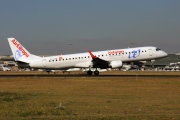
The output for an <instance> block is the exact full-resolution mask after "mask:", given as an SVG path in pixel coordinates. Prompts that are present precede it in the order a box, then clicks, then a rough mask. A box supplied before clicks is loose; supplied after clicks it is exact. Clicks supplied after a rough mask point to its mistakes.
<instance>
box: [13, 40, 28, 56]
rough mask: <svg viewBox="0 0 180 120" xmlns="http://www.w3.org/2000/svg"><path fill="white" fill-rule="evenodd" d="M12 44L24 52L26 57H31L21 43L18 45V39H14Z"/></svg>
mask: <svg viewBox="0 0 180 120" xmlns="http://www.w3.org/2000/svg"><path fill="white" fill-rule="evenodd" d="M11 42H12V43H13V44H14V45H15V46H16V48H17V49H18V50H19V51H20V52H22V54H23V55H25V56H26V57H29V54H28V53H27V52H26V51H25V50H24V48H23V46H22V45H21V44H20V43H18V41H17V40H16V39H13V40H12V41H11Z"/></svg>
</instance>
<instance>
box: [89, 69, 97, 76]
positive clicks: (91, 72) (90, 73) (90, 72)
mask: <svg viewBox="0 0 180 120" xmlns="http://www.w3.org/2000/svg"><path fill="white" fill-rule="evenodd" d="M87 74H88V75H92V74H93V71H91V70H89V71H87ZM94 75H99V71H98V70H97V69H96V70H95V71H94Z"/></svg>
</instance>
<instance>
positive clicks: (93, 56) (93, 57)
mask: <svg viewBox="0 0 180 120" xmlns="http://www.w3.org/2000/svg"><path fill="white" fill-rule="evenodd" d="M88 52H89V54H90V55H91V57H92V59H95V58H97V57H96V56H95V55H93V53H92V52H91V51H90V50H88Z"/></svg>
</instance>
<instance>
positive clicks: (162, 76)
mask: <svg viewBox="0 0 180 120" xmlns="http://www.w3.org/2000/svg"><path fill="white" fill-rule="evenodd" d="M16 77H18V78H21V77H24V78H27V77H28V78H29V77H38V78H81V77H87V78H89V77H93V78H126V77H127V78H128V77H131V78H137V77H139V78H180V74H179V75H153V74H151V75H142V74H136V75H134V74H133V75H132V74H129V75H127V74H120V75H110V74H102V75H98V76H95V75H92V76H89V75H86V74H0V78H16Z"/></svg>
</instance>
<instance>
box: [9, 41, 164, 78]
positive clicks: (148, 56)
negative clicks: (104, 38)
mask: <svg viewBox="0 0 180 120" xmlns="http://www.w3.org/2000/svg"><path fill="white" fill-rule="evenodd" d="M8 42H9V45H10V48H11V50H12V53H13V56H14V59H15V61H16V62H18V63H19V64H20V65H23V66H26V67H29V68H37V69H46V70H63V69H68V68H89V70H88V71H87V74H88V75H92V74H93V73H94V75H99V71H98V68H101V69H108V68H112V69H114V68H121V67H122V66H123V63H126V62H134V61H145V60H150V61H151V60H155V59H159V58H163V57H166V56H167V53H166V52H164V51H162V50H161V49H159V48H157V47H152V46H146V47H136V48H126V49H114V50H105V51H96V52H91V51H90V50H88V52H85V53H77V54H67V55H62V54H60V55H56V56H48V57H40V56H37V55H33V54H31V53H30V52H28V51H27V50H26V49H25V48H24V47H23V46H22V45H21V44H20V43H19V42H18V41H17V40H16V39H15V38H8ZM91 68H95V69H96V70H95V71H91Z"/></svg>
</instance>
